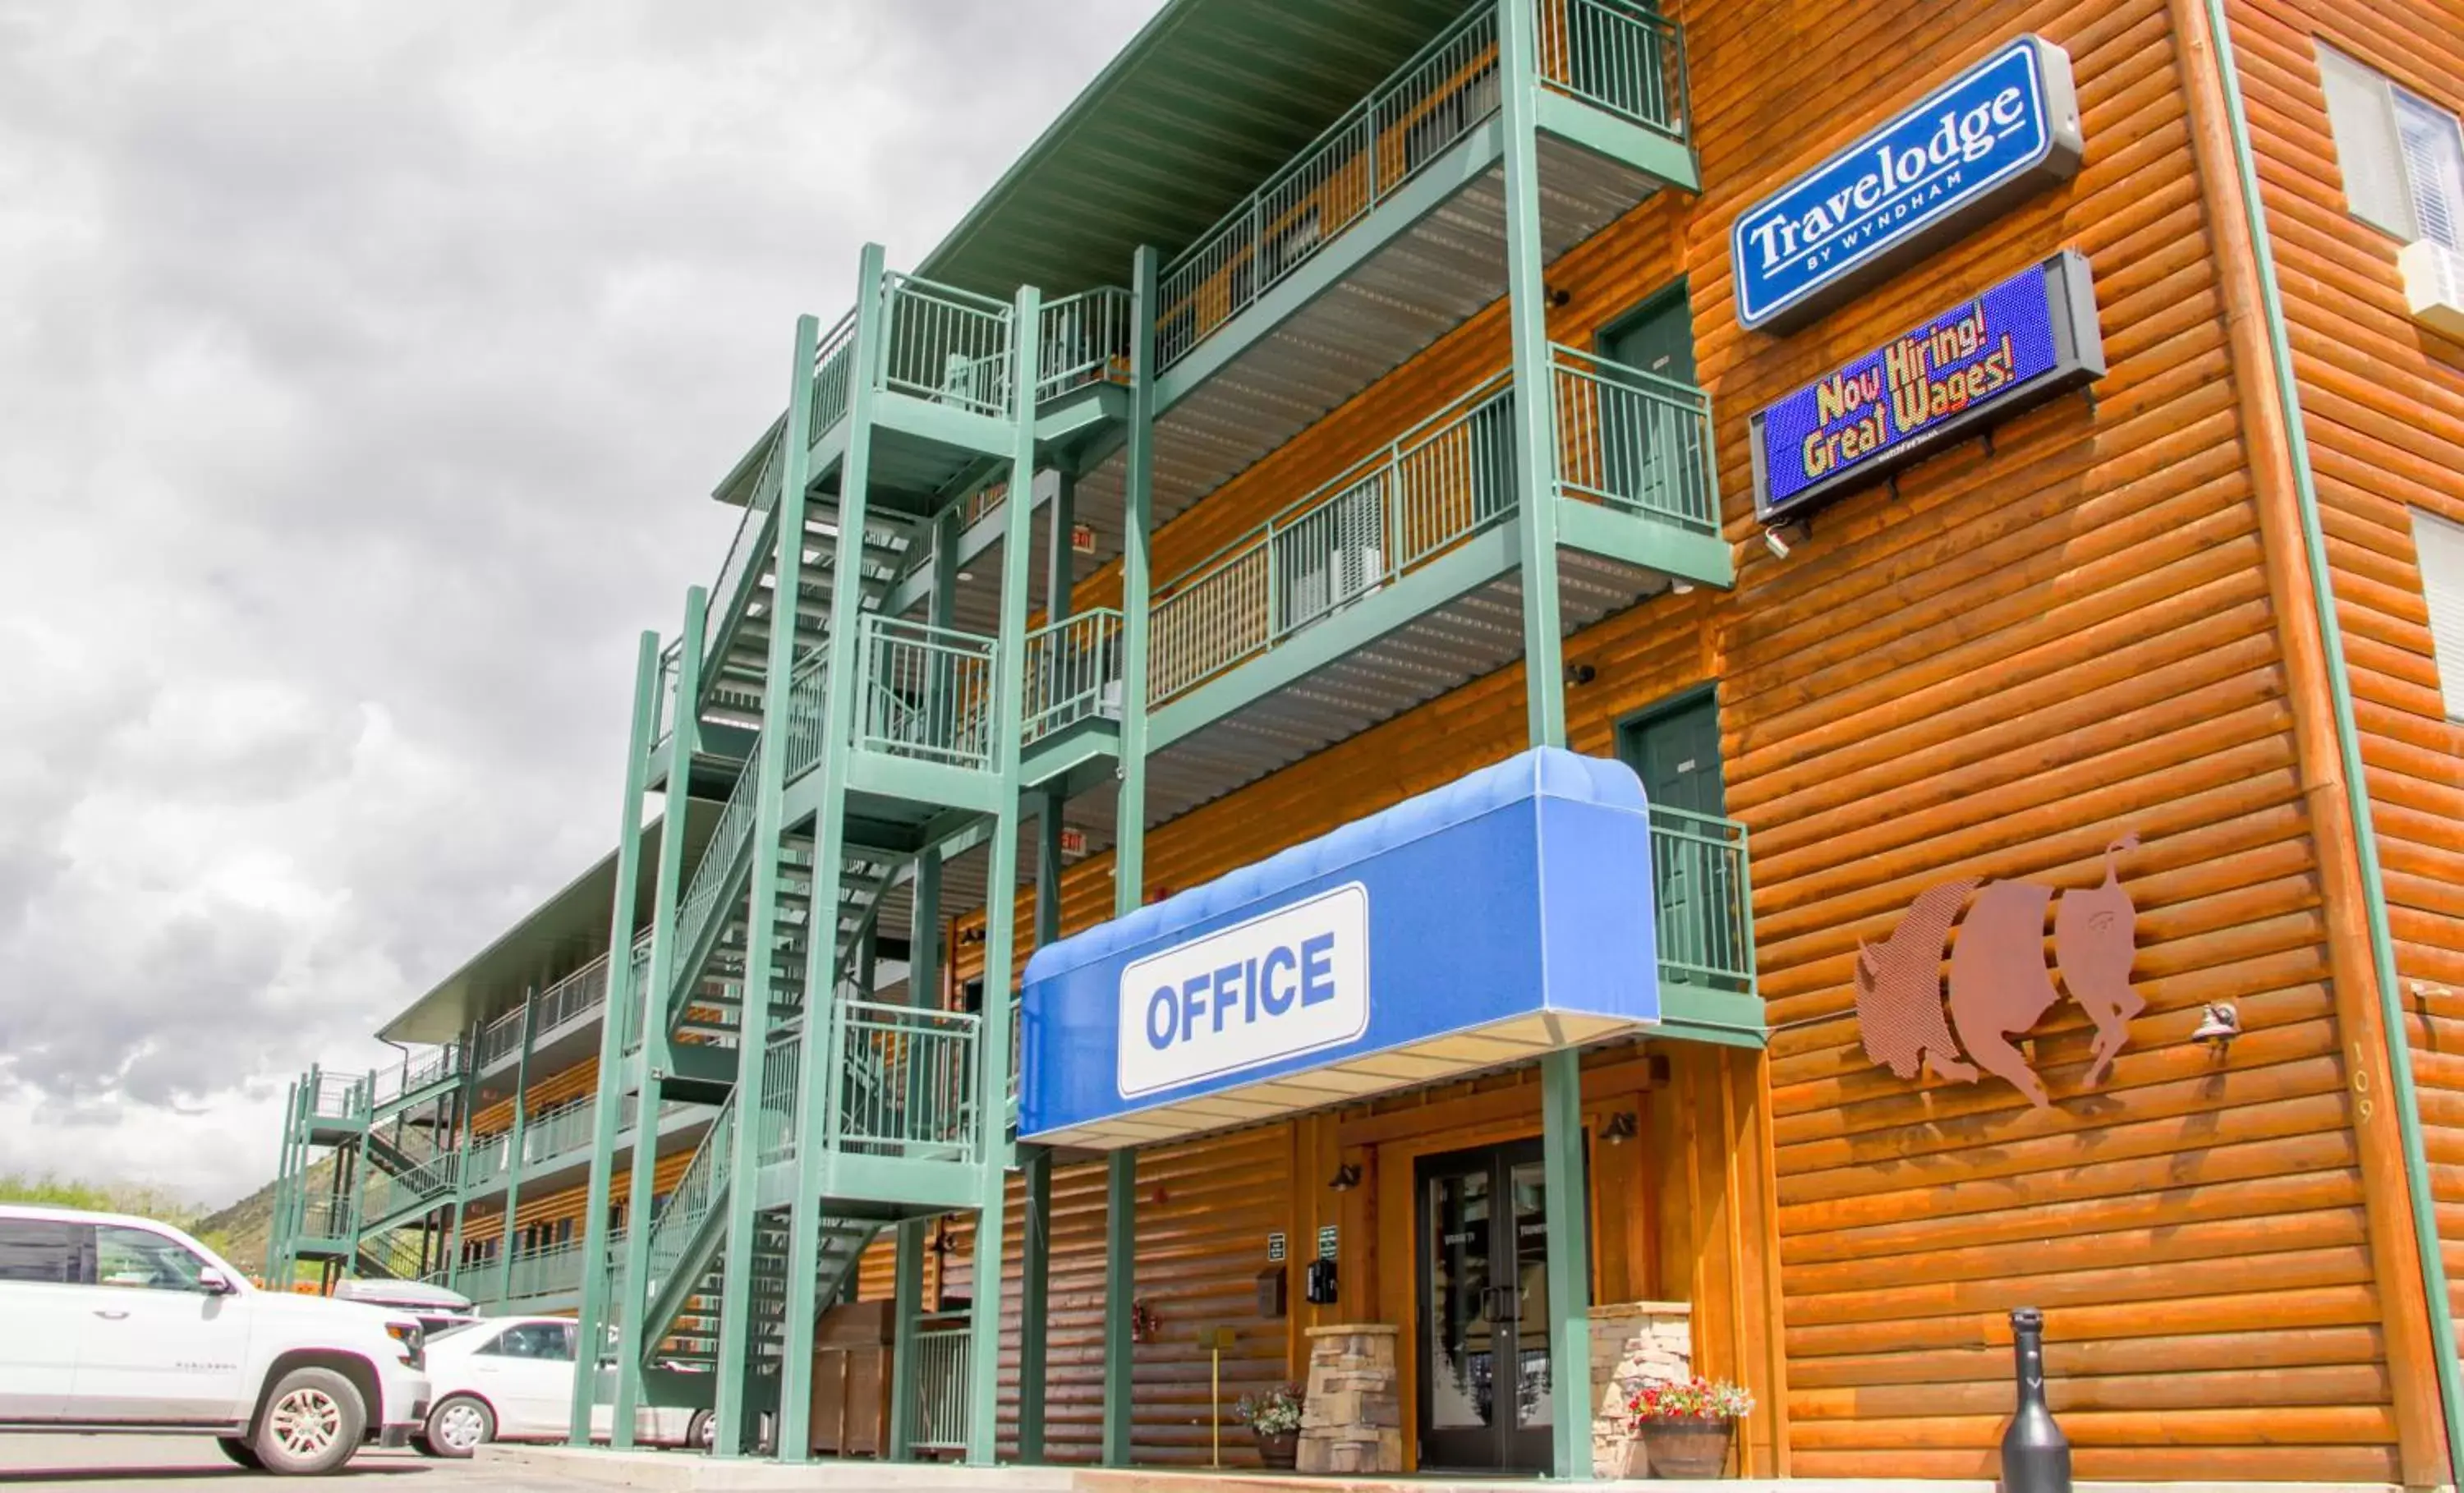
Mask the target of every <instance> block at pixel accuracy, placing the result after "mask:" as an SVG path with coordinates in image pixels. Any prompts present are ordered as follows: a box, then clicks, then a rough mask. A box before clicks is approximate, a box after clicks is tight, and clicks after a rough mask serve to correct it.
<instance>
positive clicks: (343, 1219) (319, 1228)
mask: <svg viewBox="0 0 2464 1493" xmlns="http://www.w3.org/2000/svg"><path fill="white" fill-rule="evenodd" d="M350 1226H351V1205H350V1201H349V1199H347V1198H343V1197H335V1196H334V1195H333V1194H332V1193H312V1194H310V1195H309V1196H307V1197H302V1198H301V1199H299V1238H301V1239H340V1238H341V1237H342V1234H343V1231H344V1230H346V1229H348V1228H349V1227H350Z"/></svg>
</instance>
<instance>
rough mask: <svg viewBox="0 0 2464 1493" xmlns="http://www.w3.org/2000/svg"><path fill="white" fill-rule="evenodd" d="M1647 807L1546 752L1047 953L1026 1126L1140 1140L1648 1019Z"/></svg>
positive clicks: (1023, 1096)
mask: <svg viewBox="0 0 2464 1493" xmlns="http://www.w3.org/2000/svg"><path fill="white" fill-rule="evenodd" d="M1653 875H1654V863H1653V850H1652V840H1651V820H1650V812H1649V807H1648V805H1647V804H1646V803H1645V801H1644V798H1643V792H1642V784H1641V781H1640V780H1639V779H1637V778H1636V777H1635V774H1634V771H1633V769H1631V768H1629V767H1627V766H1625V765H1624V764H1623V763H1620V762H1615V761H1605V760H1599V759H1595V758H1591V757H1577V756H1575V755H1574V754H1573V753H1571V752H1564V751H1557V750H1553V749H1547V748H1543V749H1540V750H1536V751H1533V752H1528V753H1525V754H1523V755H1521V756H1519V757H1510V758H1508V759H1507V760H1506V761H1504V762H1501V763H1498V764H1497V765H1496V766H1493V767H1488V768H1484V769H1482V770H1481V771H1479V772H1476V773H1473V774H1471V775H1470V776H1468V777H1466V778H1463V779H1459V780H1457V781H1455V782H1453V783H1450V784H1448V785H1446V786H1445V787H1442V788H1439V789H1436V790H1434V791H1432V792H1429V793H1425V794H1422V795H1420V796H1419V798H1416V799H1412V800H1409V801H1405V802H1403V803H1399V804H1397V805H1396V806H1394V807H1393V808H1390V809H1386V810H1384V811H1382V812H1380V813H1377V814H1373V815H1371V816H1369V817H1368V818H1366V819H1362V820H1358V821H1355V822H1354V823H1351V824H1347V825H1345V826H1344V827H1343V828H1341V829H1338V830H1336V831H1334V832H1333V833H1332V834H1330V835H1327V836H1324V837H1322V838H1320V839H1317V840H1313V841H1310V842H1309V843H1307V844H1305V845H1296V846H1294V847H1293V848H1291V849H1289V850H1287V851H1285V852H1284V853H1282V854H1281V855H1278V856H1275V857H1273V858H1272V859H1270V860H1266V861H1263V862H1260V863H1259V864H1257V865H1255V866H1251V867H1245V868H1243V869H1242V870H1238V871H1234V872H1232V873H1231V874H1230V875H1227V876H1224V877H1222V878H1221V879H1219V880H1216V881H1213V882H1209V883H1207V884H1206V885H1205V886H1202V887H1196V888H1192V889H1189V890H1187V891H1183V892H1180V893H1178V894H1177V895H1176V896H1173V897H1171V898H1168V899H1167V900H1165V901H1162V902H1159V903H1155V904H1154V905H1152V906H1149V907H1145V908H1141V909H1139V910H1138V911H1134V912H1132V913H1129V914H1127V915H1126V916H1123V917H1120V918H1116V919H1114V920H1113V921H1111V922H1109V923H1105V924H1102V925H1100V926H1098V927H1096V928H1092V929H1089V930H1088V931H1087V932H1085V933H1079V934H1076V935H1075V936H1073V937H1069V938H1064V939H1061V940H1059V941H1057V942H1055V943H1053V944H1051V945H1048V946H1046V947H1045V948H1042V949H1039V950H1037V951H1036V953H1035V957H1034V958H1033V959H1031V960H1030V961H1028V964H1027V968H1026V979H1025V988H1024V990H1023V993H1022V996H1021V999H1020V1041H1021V1054H1020V1069H1021V1082H1020V1093H1019V1137H1020V1138H1021V1139H1022V1140H1031V1141H1037V1142H1041V1143H1045V1144H1050V1145H1066V1146H1089V1147H1097V1148H1105V1149H1110V1148H1116V1147H1120V1146H1130V1145H1144V1144H1147V1143H1149V1142H1152V1141H1156V1140H1162V1139H1166V1138H1169V1137H1171V1136H1173V1135H1180V1134H1192V1133H1196V1132H1199V1131H1208V1130H1219V1129H1221V1128H1223V1127H1225V1126H1229V1125H1237V1124H1243V1123H1246V1122H1249V1121H1254V1120H1264V1119H1271V1118H1273V1117H1275V1116H1277V1115H1281V1114H1289V1113H1293V1112H1296V1111H1299V1110H1303V1109H1314V1108H1319V1107H1322V1106H1325V1105H1329V1104H1333V1103H1337V1102H1340V1101H1342V1100H1344V1099H1347V1098H1356V1097H1360V1096H1364V1095H1368V1094H1373V1093H1377V1092H1380V1091H1382V1090H1385V1089H1391V1088H1397V1087H1405V1086H1408V1085H1411V1084H1416V1083H1427V1082H1433V1081H1435V1080H1437V1079H1440V1078H1443V1077H1446V1076H1448V1075H1451V1074H1456V1073H1463V1072H1470V1071H1474V1070H1477V1069H1480V1068H1487V1067H1496V1066H1498V1065H1502V1064H1506V1063H1511V1062H1514V1061H1517V1060H1518V1059H1521V1058H1528V1057H1537V1056H1539V1055H1540V1054H1541V1053H1543V1052H1547V1051H1550V1050H1552V1049H1554V1048H1559V1047H1567V1046H1575V1045H1579V1044H1581V1043H1588V1042H1596V1041H1602V1040H1605V1039H1607V1038H1609V1037H1612V1036H1615V1035H1617V1034H1618V1033H1621V1032H1632V1031H1635V1030H1639V1029H1640V1028H1641V1027H1644V1026H1647V1025H1649V1024H1650V1023H1652V1022H1653V1021H1658V1020H1659V1018H1660V1014H1661V1000H1660V985H1659V969H1660V962H1659V955H1658V939H1659V933H1658V926H1657V923H1656V921H1655V911H1654V910H1655V908H1656V907H1658V906H1659V904H1658V902H1657V901H1655V898H1654V893H1653V891H1652V885H1653Z"/></svg>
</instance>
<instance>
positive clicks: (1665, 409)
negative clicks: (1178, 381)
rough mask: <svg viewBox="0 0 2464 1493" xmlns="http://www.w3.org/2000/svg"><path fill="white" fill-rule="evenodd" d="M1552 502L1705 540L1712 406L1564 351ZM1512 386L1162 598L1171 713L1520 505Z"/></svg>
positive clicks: (1162, 676)
mask: <svg viewBox="0 0 2464 1493" xmlns="http://www.w3.org/2000/svg"><path fill="white" fill-rule="evenodd" d="M1550 380H1551V388H1550V391H1549V397H1550V400H1551V419H1552V422H1553V426H1554V429H1555V442H1554V446H1555V450H1553V451H1552V452H1551V457H1552V459H1553V478H1552V481H1553V484H1554V491H1556V492H1557V493H1558V494H1561V495H1563V496H1566V497H1570V498H1575V499H1579V500H1582V501H1587V502H1595V503H1600V504H1604V505H1607V506H1610V507H1614V508H1616V509H1617V510H1618V511H1620V512H1622V513H1624V514H1626V515H1628V516H1633V517H1637V518H1641V519H1645V520H1648V521H1651V522H1657V523H1664V524H1668V525H1671V526H1673V527H1677V528H1681V529H1684V530H1686V531H1688V532H1691V533H1697V534H1716V533H1718V532H1719V513H1720V506H1719V490H1718V480H1717V476H1716V474H1715V472H1714V470H1713V462H1712V459H1711V408H1710V399H1709V397H1708V396H1707V395H1705V394H1704V393H1703V391H1702V390H1700V389H1697V388H1694V387H1691V386H1690V385H1687V384H1679V383H1676V382H1674V381H1672V380H1668V379H1663V378H1660V377H1658V376H1656V375H1654V374H1649V373H1645V372H1643V371H1641V370H1640V369H1638V368H1629V367H1626V366H1625V365H1623V364H1621V363H1616V362H1609V361H1608V360H1606V359H1603V358H1598V357H1595V356H1594V355H1592V354H1590V353H1585V352H1579V351H1576V350H1575V349H1573V348H1570V347H1557V348H1552V349H1551V373H1550ZM1519 397H1521V392H1520V391H1519V390H1517V389H1516V388H1515V387H1514V385H1513V382H1512V377H1511V375H1510V374H1508V373H1499V374H1496V375H1493V376H1491V377H1490V378H1488V379H1485V380H1484V381H1483V382H1482V383H1481V384H1479V385H1478V386H1477V387H1475V388H1473V389H1472V390H1471V391H1470V392H1468V393H1466V394H1464V395H1463V396H1461V397H1460V398H1458V399H1456V400H1455V401H1454V402H1453V403H1452V404H1450V405H1448V406H1446V407H1445V408H1443V409H1441V410H1440V411H1439V412H1438V413H1437V414H1435V415H1432V416H1430V417H1429V418H1428V419H1427V420H1424V421H1422V422H1421V423H1420V424H1419V425H1417V426H1415V427H1413V428H1411V429H1410V430H1408V431H1406V432H1405V433H1404V434H1403V435H1402V436H1401V437H1400V438H1399V439H1397V440H1396V441H1395V442H1393V443H1392V444H1391V445H1389V446H1387V447H1386V448H1385V449H1384V450H1380V451H1377V452H1375V453H1374V454H1373V455H1370V456H1368V457H1366V458H1364V459H1363V460H1361V461H1359V462H1357V463H1355V464H1354V465H1353V466H1352V467H1351V468H1350V469H1349V470H1347V471H1345V472H1343V473H1342V474H1341V475H1339V476H1337V477H1336V478H1334V480H1332V481H1331V482H1329V483H1327V484H1326V485H1324V486H1323V487H1320V488H1318V489H1317V490H1316V491H1315V492H1313V493H1311V494H1309V495H1308V496H1306V497H1303V498H1302V499H1300V500H1299V501H1298V502H1295V503H1293V504H1291V505H1290V506H1289V507H1287V508H1286V509H1284V510H1283V512H1281V513H1279V514H1277V515H1276V516H1274V517H1272V518H1270V519H1268V520H1267V521H1266V522H1265V524H1263V525H1261V526H1259V527H1258V528H1257V529H1255V530H1253V531H1251V532H1250V533H1249V534H1248V535H1247V536H1245V537H1243V538H1240V539H1237V540H1235V541H1233V542H1232V543H1231V544H1229V545H1226V546H1225V547H1224V548H1223V549H1221V550H1219V551H1217V552H1216V553H1215V554H1214V555H1213V556H1211V557H1209V558H1208V559H1207V560H1203V561H1201V562H1200V563H1199V564H1198V565H1197V566H1195V567H1193V568H1192V569H1191V570H1189V571H1187V572H1185V573H1183V575H1182V576H1181V577H1179V578H1177V579H1175V580H1173V581H1171V582H1166V583H1165V584H1163V585H1160V586H1158V587H1156V588H1155V594H1156V595H1157V597H1158V598H1159V600H1157V601H1156V602H1155V604H1154V610H1153V612H1152V613H1151V616H1152V624H1151V630H1150V634H1149V635H1150V638H1151V640H1152V643H1151V648H1152V652H1151V654H1150V658H1149V668H1148V675H1147V688H1148V697H1149V698H1150V699H1152V700H1154V701H1155V702H1156V703H1157V704H1161V703H1162V702H1164V701H1167V700H1170V699H1172V698H1174V697H1175V696H1177V695H1179V694H1182V693H1184V692H1188V691H1190V690H1192V689H1195V688H1197V687H1198V686H1199V685H1201V684H1204V683H1205V682H1206V681H1208V680H1210V679H1213V678H1215V677H1216V676H1217V675H1219V674H1221V673H1223V672H1224V671H1226V670H1229V669H1231V668H1232V667H1233V666H1235V665H1237V664H1240V663H1243V662H1244V661H1246V660H1248V659H1250V658H1252V657H1255V656H1257V655H1258V654H1261V653H1265V652H1267V651H1269V650H1270V649H1272V648H1277V647H1279V646H1280V645H1282V644H1283V643H1284V642H1286V641H1287V639H1289V638H1291V637H1292V636H1293V635H1294V634H1296V633H1298V632H1300V631H1301V630H1303V629H1304V628H1307V627H1309V626H1311V625H1312V624H1314V623H1317V622H1318V621H1320V620H1322V619H1324V618H1326V617H1328V616H1331V615H1332V614H1333V613H1335V612H1337V611H1340V610H1342V609H1343V608H1344V607H1346V606H1349V605H1351V604H1353V603H1356V602H1358V601H1360V600H1361V599H1362V598H1364V597H1366V596H1369V595H1371V594H1372V593H1374V592H1375V591H1377V590H1379V589H1380V588H1382V587H1384V586H1386V585H1387V584H1389V583H1391V582H1394V581H1397V580H1398V579H1400V578H1401V577H1403V576H1405V575H1408V574H1410V573H1412V572H1413V571H1415V570H1418V569H1419V568H1420V567H1421V566H1423V565H1426V564H1428V563H1429V562H1431V561H1432V560H1437V559H1439V558H1440V557H1441V556H1444V555H1446V554H1448V553H1450V552H1451V551H1452V550H1454V549H1455V548H1456V547H1457V546H1459V545H1461V544H1462V543H1463V541H1464V540H1466V539H1468V538H1471V537H1472V536H1474V535H1476V534H1478V533H1480V532H1481V531H1482V530H1484V529H1486V528H1488V527H1490V526H1491V525H1493V524H1496V523H1498V522H1500V521H1502V520H1504V519H1506V518H1507V517H1509V516H1511V515H1512V514H1513V512H1514V508H1515V496H1516V494H1515V480H1516V478H1515V472H1516V466H1515V436H1514V401H1515V400H1516V399H1517V398H1519Z"/></svg>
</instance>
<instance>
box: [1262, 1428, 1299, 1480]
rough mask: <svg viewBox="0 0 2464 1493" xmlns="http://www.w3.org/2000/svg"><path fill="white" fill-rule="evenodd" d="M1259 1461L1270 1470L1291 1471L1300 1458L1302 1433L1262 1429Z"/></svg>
mask: <svg viewBox="0 0 2464 1493" xmlns="http://www.w3.org/2000/svg"><path fill="white" fill-rule="evenodd" d="M1256 1436H1257V1438H1258V1463H1259V1465H1261V1466H1263V1467H1265V1468H1266V1469H1268V1470H1269V1471H1276V1472H1289V1471H1291V1470H1292V1467H1293V1465H1294V1464H1295V1463H1297V1462H1298V1461H1299V1460H1300V1455H1301V1434H1300V1433H1299V1432H1298V1431H1260V1432H1257V1433H1256Z"/></svg>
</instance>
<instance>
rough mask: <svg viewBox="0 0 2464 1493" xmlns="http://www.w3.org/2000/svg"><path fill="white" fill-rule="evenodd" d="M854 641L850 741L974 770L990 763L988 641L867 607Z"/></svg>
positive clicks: (991, 647) (993, 647)
mask: <svg viewBox="0 0 2464 1493" xmlns="http://www.w3.org/2000/svg"><path fill="white" fill-rule="evenodd" d="M858 647H859V648H860V650H861V653H862V659H861V668H862V674H863V685H862V691H863V692H862V693H861V694H860V695H859V696H858V697H857V702H856V723H855V729H856V744H857V745H858V746H859V747H862V748H864V749H865V750H867V751H871V752H881V753H886V754H888V755H890V756H891V757H910V758H913V759H914V760H917V761H923V762H937V763H940V764H942V765H944V766H949V767H963V768H970V769H975V770H978V771H984V770H989V769H990V768H991V767H992V765H993V731H992V724H993V722H992V711H993V681H994V669H995V667H996V664H997V661H998V659H999V654H1000V646H999V644H998V643H996V642H995V640H993V639H991V638H986V637H979V636H978V635H976V634H974V633H971V632H960V631H957V630H956V629H955V628H950V627H935V626H930V625H929V624H925V623H918V622H906V621H902V620H901V619H898V618H895V617H888V616H884V615H882V614H880V613H877V612H876V613H871V614H869V615H867V616H866V618H865V619H864V632H863V636H862V638H861V640H860V641H859V644H858Z"/></svg>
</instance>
